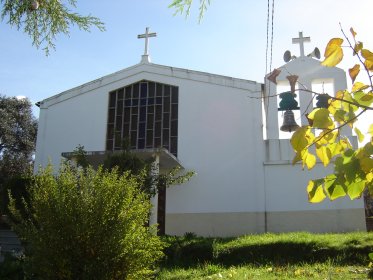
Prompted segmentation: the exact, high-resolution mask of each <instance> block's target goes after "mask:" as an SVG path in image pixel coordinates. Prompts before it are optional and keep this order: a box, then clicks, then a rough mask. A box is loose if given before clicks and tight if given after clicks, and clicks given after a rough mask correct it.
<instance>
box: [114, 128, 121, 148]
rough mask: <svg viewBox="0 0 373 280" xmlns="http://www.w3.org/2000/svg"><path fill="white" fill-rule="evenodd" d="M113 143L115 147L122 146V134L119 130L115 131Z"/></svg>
mask: <svg viewBox="0 0 373 280" xmlns="http://www.w3.org/2000/svg"><path fill="white" fill-rule="evenodd" d="M114 145H115V147H119V148H120V147H121V146H122V135H121V133H120V131H116V132H115V139H114Z"/></svg>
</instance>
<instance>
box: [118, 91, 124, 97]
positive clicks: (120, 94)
mask: <svg viewBox="0 0 373 280" xmlns="http://www.w3.org/2000/svg"><path fill="white" fill-rule="evenodd" d="M123 98H124V89H123V88H121V89H119V90H118V100H122V99H123Z"/></svg>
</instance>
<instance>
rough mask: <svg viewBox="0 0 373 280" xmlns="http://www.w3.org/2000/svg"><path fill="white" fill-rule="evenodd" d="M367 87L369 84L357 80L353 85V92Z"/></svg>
mask: <svg viewBox="0 0 373 280" xmlns="http://www.w3.org/2000/svg"><path fill="white" fill-rule="evenodd" d="M367 88H369V86H368V85H366V84H363V83H361V82H356V83H354V84H353V85H352V90H351V92H357V91H362V90H364V89H367Z"/></svg>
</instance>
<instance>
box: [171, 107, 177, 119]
mask: <svg viewBox="0 0 373 280" xmlns="http://www.w3.org/2000/svg"><path fill="white" fill-rule="evenodd" d="M177 114H178V105H177V104H173V105H172V106H171V119H172V120H175V119H177Z"/></svg>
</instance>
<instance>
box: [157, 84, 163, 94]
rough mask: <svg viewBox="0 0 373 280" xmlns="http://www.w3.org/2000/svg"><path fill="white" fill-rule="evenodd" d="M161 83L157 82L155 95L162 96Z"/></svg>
mask: <svg viewBox="0 0 373 280" xmlns="http://www.w3.org/2000/svg"><path fill="white" fill-rule="evenodd" d="M162 95H163V94H162V85H161V84H157V86H156V96H162Z"/></svg>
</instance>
